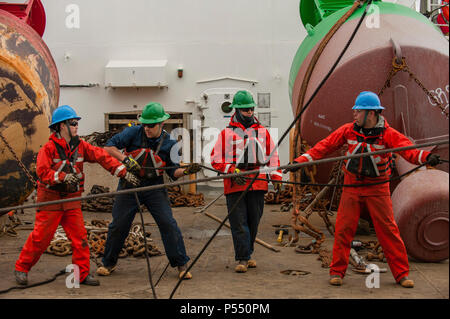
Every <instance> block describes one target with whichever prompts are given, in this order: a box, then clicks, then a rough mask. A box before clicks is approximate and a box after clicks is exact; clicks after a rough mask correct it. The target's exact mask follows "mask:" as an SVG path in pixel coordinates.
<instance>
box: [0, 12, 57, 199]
mask: <svg viewBox="0 0 450 319" xmlns="http://www.w3.org/2000/svg"><path fill="white" fill-rule="evenodd" d="M58 99H59V78H58V72H57V69H56V65H55V62H54V61H53V58H52V56H51V54H50V52H49V50H48V48H47V46H46V45H45V43H44V42H43V40H42V39H41V37H40V36H39V35H38V34H37V33H36V32H35V31H34V30H33V29H32V28H31V27H30V26H29V25H27V24H25V23H24V22H22V21H21V20H20V19H18V18H17V17H15V16H13V15H12V14H10V13H8V12H6V11H3V10H0V133H1V134H2V136H3V137H4V139H2V140H1V141H0V144H1V147H0V194H1V195H0V206H1V207H5V206H9V205H15V204H20V203H22V202H23V201H24V200H25V199H26V198H27V197H28V196H29V195H30V193H31V192H32V190H33V188H34V186H33V183H32V182H31V181H30V179H29V178H28V177H27V174H26V172H25V171H24V169H23V168H21V167H20V163H19V162H18V161H17V159H16V158H15V156H13V155H12V154H11V152H10V151H9V150H8V147H7V146H6V145H5V143H8V144H9V146H10V147H11V149H12V150H13V151H14V152H15V154H16V155H17V158H18V159H19V161H20V162H22V163H23V164H24V166H25V167H26V168H27V169H28V171H29V172H31V174H33V175H35V163H36V156H37V153H38V151H39V149H40V148H41V146H42V145H43V144H45V142H46V141H47V140H48V136H49V129H48V125H49V121H50V118H51V113H52V111H53V110H54V109H55V108H56V107H57V105H58Z"/></svg>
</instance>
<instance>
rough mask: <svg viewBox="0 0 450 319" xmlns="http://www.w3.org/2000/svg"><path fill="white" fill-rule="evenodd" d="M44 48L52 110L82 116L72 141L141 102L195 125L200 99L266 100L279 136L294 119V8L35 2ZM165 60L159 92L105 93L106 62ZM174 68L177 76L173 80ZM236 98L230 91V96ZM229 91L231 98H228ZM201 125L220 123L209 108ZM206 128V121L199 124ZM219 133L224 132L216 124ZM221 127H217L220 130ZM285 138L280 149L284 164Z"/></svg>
mask: <svg viewBox="0 0 450 319" xmlns="http://www.w3.org/2000/svg"><path fill="white" fill-rule="evenodd" d="M43 4H44V7H45V10H46V16H47V26H46V30H45V34H44V37H43V38H44V41H45V42H46V44H47V45H48V47H49V49H50V51H51V53H52V55H53V58H54V60H55V62H56V64H57V67H58V71H59V76H60V82H61V84H62V85H90V84H91V85H92V84H95V86H92V87H62V88H61V95H60V103H59V104H60V105H61V104H69V105H71V106H73V107H74V108H75V109H76V110H77V112H78V113H79V115H80V116H81V117H82V121H81V122H80V124H81V125H80V128H79V133H80V135H85V134H90V133H92V132H94V131H100V132H103V131H104V113H109V112H124V111H134V110H140V109H142V108H143V107H144V106H145V105H146V104H147V103H148V102H149V101H157V102H160V103H161V104H162V105H163V106H164V107H165V108H166V110H167V111H174V112H190V113H192V117H191V124H193V123H194V122H193V121H194V120H200V119H201V116H202V113H203V111H202V108H203V107H204V106H205V103H204V102H205V101H204V100H203V99H202V96H203V93H204V92H205V91H207V90H211V89H213V90H217V89H218V90H221V89H226V88H233V89H247V90H249V91H251V92H252V94H253V95H254V96H255V100H256V99H257V97H258V93H260V94H263V95H262V96H265V97H267V96H268V95H267V94H270V104H271V105H270V111H271V113H272V114H271V119H270V121H271V126H272V127H274V128H278V129H279V132H280V133H279V136H281V134H282V133H283V132H284V130H285V129H286V128H287V126H288V125H289V123H290V122H291V121H292V119H293V115H292V111H291V107H290V101H289V94H288V77H289V70H290V67H291V63H292V59H293V57H294V55H295V52H296V50H297V48H298V46H299V44H300V43H301V41H302V40H303V38H304V37H305V36H306V31H305V30H304V28H303V26H302V24H301V21H300V17H299V12H298V11H299V9H298V8H299V1H298V0H282V1H280V0H231V1H230V0H229V1H218V0H195V1H187V0H169V1H161V0H131V1H124V0H121V1H119V0H89V1H88V0H43ZM144 60H145V61H152V60H155V61H156V60H167V65H166V72H167V73H166V74H167V76H166V79H167V86H161V87H133V86H130V87H120V88H112V87H108V85H107V83H105V67H106V66H107V65H108V63H109V62H110V61H128V62H130V61H144ZM178 69H182V70H183V76H182V77H181V78H179V77H178ZM235 91H236V90H234V92H235ZM234 92H231V91H230V93H231V94H234ZM208 107H209V108H210V110H209V111H208V112H206V113H205V115H206V114H207V115H208V117H209V116H213V115H214V114H215V115H217V119H221V120H224V121H228V120H229V118H224V117H223V114H221V113H220V112H219V111H220V107H221V103H220V105H217V106H216V107H217V108H218V109H217V110H218V112H214V111H213V109H211V108H214V107H215V106H214V105H211V103H210V104H209V105H208ZM208 122H211V119H206V123H208ZM224 125H225V124H224ZM224 125H222V126H224ZM288 143H289V141H288V139H286V140H285V141H284V142H283V144H282V145H281V148H280V154H281V162H282V163H287V162H288V160H289V148H288Z"/></svg>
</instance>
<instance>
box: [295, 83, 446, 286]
mask: <svg viewBox="0 0 450 319" xmlns="http://www.w3.org/2000/svg"><path fill="white" fill-rule="evenodd" d="M383 109H384V107H382V106H381V105H380V99H379V98H378V96H377V95H376V94H375V93H373V92H368V91H365V92H361V93H360V94H359V96H358V97H357V99H356V102H355V106H354V107H353V110H354V111H353V116H354V119H355V121H354V122H352V123H347V124H345V125H343V126H341V127H340V128H338V129H337V130H336V131H334V132H333V133H331V134H330V135H329V136H328V137H327V138H325V139H323V140H322V141H320V142H318V143H317V144H316V145H315V146H314V147H313V148H311V149H310V150H309V151H308V152H307V153H305V154H303V155H301V156H299V157H298V158H296V159H295V162H298V163H303V162H308V161H314V160H319V159H321V158H323V157H325V156H326V155H327V154H329V153H332V152H334V151H336V150H338V149H339V148H340V147H341V146H343V145H344V144H345V143H347V144H348V153H347V155H353V154H357V153H365V152H374V151H378V150H382V149H386V148H397V147H404V146H409V145H412V143H411V141H410V140H409V139H408V138H407V137H406V136H404V135H403V134H401V133H399V132H398V131H396V130H395V129H394V128H392V127H390V126H389V124H388V123H387V121H386V119H385V118H384V117H383V116H382V115H381V114H380V113H381V110H383ZM399 154H400V155H401V156H402V157H403V158H405V159H406V160H407V161H409V162H410V163H413V164H415V165H418V164H422V163H425V162H427V161H428V164H429V165H431V166H435V165H437V164H439V156H438V155H436V154H430V152H427V151H423V150H406V151H402V152H399ZM391 161H392V156H391V154H390V153H385V154H381V155H373V156H366V157H360V158H355V159H349V160H346V162H345V166H344V167H343V170H344V172H345V175H344V184H370V183H374V182H377V181H382V180H386V179H388V178H389V177H390V175H391ZM297 169H298V168H290V169H287V170H286V171H296V170H297ZM363 207H366V208H367V209H368V211H369V212H370V216H371V218H372V221H373V224H374V227H375V232H376V234H377V237H378V240H379V242H380V244H381V247H382V248H383V251H384V253H385V256H386V260H387V262H388V264H389V267H390V269H391V271H392V274H393V275H394V278H395V281H396V282H397V283H399V284H400V285H401V286H402V287H405V288H412V287H414V282H413V281H412V280H411V279H408V275H409V264H408V256H407V254H406V248H405V245H404V243H403V241H402V239H401V238H400V232H399V230H398V226H397V224H396V223H395V220H394V213H393V210H392V201H391V197H390V190H389V183H383V184H379V185H371V186H363V187H344V188H343V192H342V197H341V201H340V204H339V209H338V213H337V218H336V225H335V228H336V229H335V238H334V245H333V260H332V262H331V265H330V276H331V278H330V284H332V285H336V286H340V285H341V284H342V278H343V277H344V275H345V272H346V270H347V266H348V259H349V255H350V248H351V246H350V245H351V241H352V240H353V237H354V235H355V233H356V228H357V226H358V220H359V217H360V213H361V209H362V208H363Z"/></svg>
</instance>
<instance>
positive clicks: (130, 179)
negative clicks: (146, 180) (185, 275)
mask: <svg viewBox="0 0 450 319" xmlns="http://www.w3.org/2000/svg"><path fill="white" fill-rule="evenodd" d="M123 178H124V179H125V180H126V181H127V183H129V184H131V185H132V186H133V187H137V186H139V184H140V183H141V181H140V180H139V178H137V177H136V176H134V175H133V174H132V173H130V172H127V173H126V174H125V176H124V177H123Z"/></svg>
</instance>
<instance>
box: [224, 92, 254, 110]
mask: <svg viewBox="0 0 450 319" xmlns="http://www.w3.org/2000/svg"><path fill="white" fill-rule="evenodd" d="M230 107H232V108H233V107H234V108H236V109H242V108H248V107H256V104H255V101H253V96H252V95H251V94H250V92H248V91H238V92H236V94H235V95H234V98H233V103H232V104H231V105H230Z"/></svg>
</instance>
